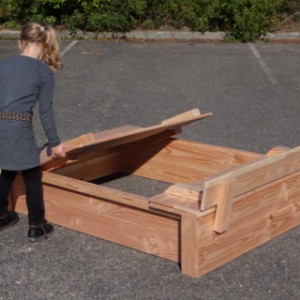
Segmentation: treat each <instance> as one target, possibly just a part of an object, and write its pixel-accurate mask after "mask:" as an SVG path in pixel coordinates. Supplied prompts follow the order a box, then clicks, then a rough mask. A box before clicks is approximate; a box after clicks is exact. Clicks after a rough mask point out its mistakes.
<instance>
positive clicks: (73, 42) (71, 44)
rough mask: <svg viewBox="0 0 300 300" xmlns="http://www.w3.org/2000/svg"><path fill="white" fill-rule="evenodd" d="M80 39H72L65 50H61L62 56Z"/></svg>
mask: <svg viewBox="0 0 300 300" xmlns="http://www.w3.org/2000/svg"><path fill="white" fill-rule="evenodd" d="M77 43H78V41H72V42H71V43H70V44H69V45H68V46H67V47H66V48H65V49H64V50H63V51H61V52H60V56H61V57H63V56H64V55H65V54H66V53H67V52H68V51H69V50H70V49H71V48H72V47H73V46H75V45H76V44H77Z"/></svg>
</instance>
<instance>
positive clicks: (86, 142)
mask: <svg viewBox="0 0 300 300" xmlns="http://www.w3.org/2000/svg"><path fill="white" fill-rule="evenodd" d="M211 115H212V114H211V113H206V114H201V113H200V110H198V109H193V110H190V111H187V112H185V113H183V114H180V115H178V116H175V117H173V118H170V119H167V120H165V123H163V122H164V121H163V122H162V123H161V124H158V125H155V126H150V127H147V128H142V127H136V126H122V127H120V128H114V129H111V130H107V131H104V132H99V133H96V134H93V133H88V134H85V135H82V136H79V137H77V138H75V139H72V140H69V141H65V142H64V144H65V145H66V146H67V147H68V149H67V151H66V153H67V159H68V157H69V156H70V155H74V154H76V153H78V152H82V151H85V150H86V149H92V150H95V151H97V150H99V149H107V148H111V147H115V146H119V145H123V144H126V143H130V142H133V141H137V140H141V139H145V138H148V137H151V136H154V135H157V134H160V133H162V132H164V131H170V130H176V131H178V127H181V126H184V125H187V124H189V123H192V122H194V121H196V120H200V119H203V118H207V117H209V116H211ZM40 156H41V157H40V161H41V165H43V166H44V165H45V164H48V163H50V162H51V161H53V160H54V161H56V166H59V165H62V164H64V163H65V162H66V160H67V159H57V158H55V159H54V158H52V157H51V156H50V153H48V152H47V151H46V150H44V151H42V153H41V155H40ZM44 169H46V167H44Z"/></svg>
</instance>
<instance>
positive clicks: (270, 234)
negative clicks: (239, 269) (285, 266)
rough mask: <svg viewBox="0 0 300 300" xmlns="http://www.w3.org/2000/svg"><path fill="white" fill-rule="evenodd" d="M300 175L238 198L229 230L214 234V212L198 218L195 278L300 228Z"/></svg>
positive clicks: (234, 205)
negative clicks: (299, 226)
mask: <svg viewBox="0 0 300 300" xmlns="http://www.w3.org/2000/svg"><path fill="white" fill-rule="evenodd" d="M299 182H300V172H298V173H296V174H294V175H290V176H287V177H286V178H285V179H281V180H277V181H276V182H273V183H271V184H268V185H266V186H264V187H261V188H259V189H257V190H254V191H252V192H249V193H247V194H245V195H243V196H240V197H239V198H237V199H236V200H235V202H234V204H233V209H232V212H231V216H230V226H229V229H228V230H227V231H226V232H225V233H222V234H218V233H216V232H214V231H213V229H212V228H213V225H214V222H215V215H216V214H215V212H213V213H211V214H208V215H206V216H204V217H202V218H198V220H197V224H198V245H199V248H198V249H197V257H198V258H197V259H198V262H199V268H198V272H199V273H198V274H197V275H198V276H202V275H204V274H206V273H208V272H210V271H212V270H214V269H216V268H218V267H220V266H222V265H223V264H225V263H227V262H229V261H231V260H233V259H234V258H236V257H238V256H240V255H242V254H243V253H246V252H247V251H249V250H251V249H254V248H256V247H257V246H259V245H262V244H263V243H265V242H267V241H269V240H271V239H273V238H275V237H277V236H278V235H280V234H283V233H284V232H286V231H288V230H290V229H292V228H294V227H296V226H297V225H299V224H300V184H299ZM287 251H288V249H287Z"/></svg>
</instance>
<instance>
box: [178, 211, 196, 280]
mask: <svg viewBox="0 0 300 300" xmlns="http://www.w3.org/2000/svg"><path fill="white" fill-rule="evenodd" d="M180 224H181V226H180V237H181V241H180V245H181V259H180V264H181V272H182V273H183V274H185V275H188V276H191V277H198V274H199V261H198V258H199V256H198V249H199V239H198V235H199V234H198V231H199V228H198V226H197V217H196V216H195V215H193V214H183V215H182V217H181V223H180Z"/></svg>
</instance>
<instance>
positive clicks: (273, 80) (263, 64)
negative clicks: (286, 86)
mask: <svg viewBox="0 0 300 300" xmlns="http://www.w3.org/2000/svg"><path fill="white" fill-rule="evenodd" d="M248 46H249V48H250V49H251V51H252V53H253V54H254V56H255V57H256V58H257V60H258V62H259V64H260V66H261V68H262V69H263V71H264V72H265V74H266V75H267V77H268V79H269V80H270V81H271V83H272V84H274V85H277V84H278V80H277V78H276V76H275V75H274V74H273V73H272V71H271V69H270V68H269V67H268V65H267V64H266V62H265V61H264V59H263V58H262V57H261V55H260V53H259V52H258V50H257V49H256V47H255V45H254V44H253V43H248Z"/></svg>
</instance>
